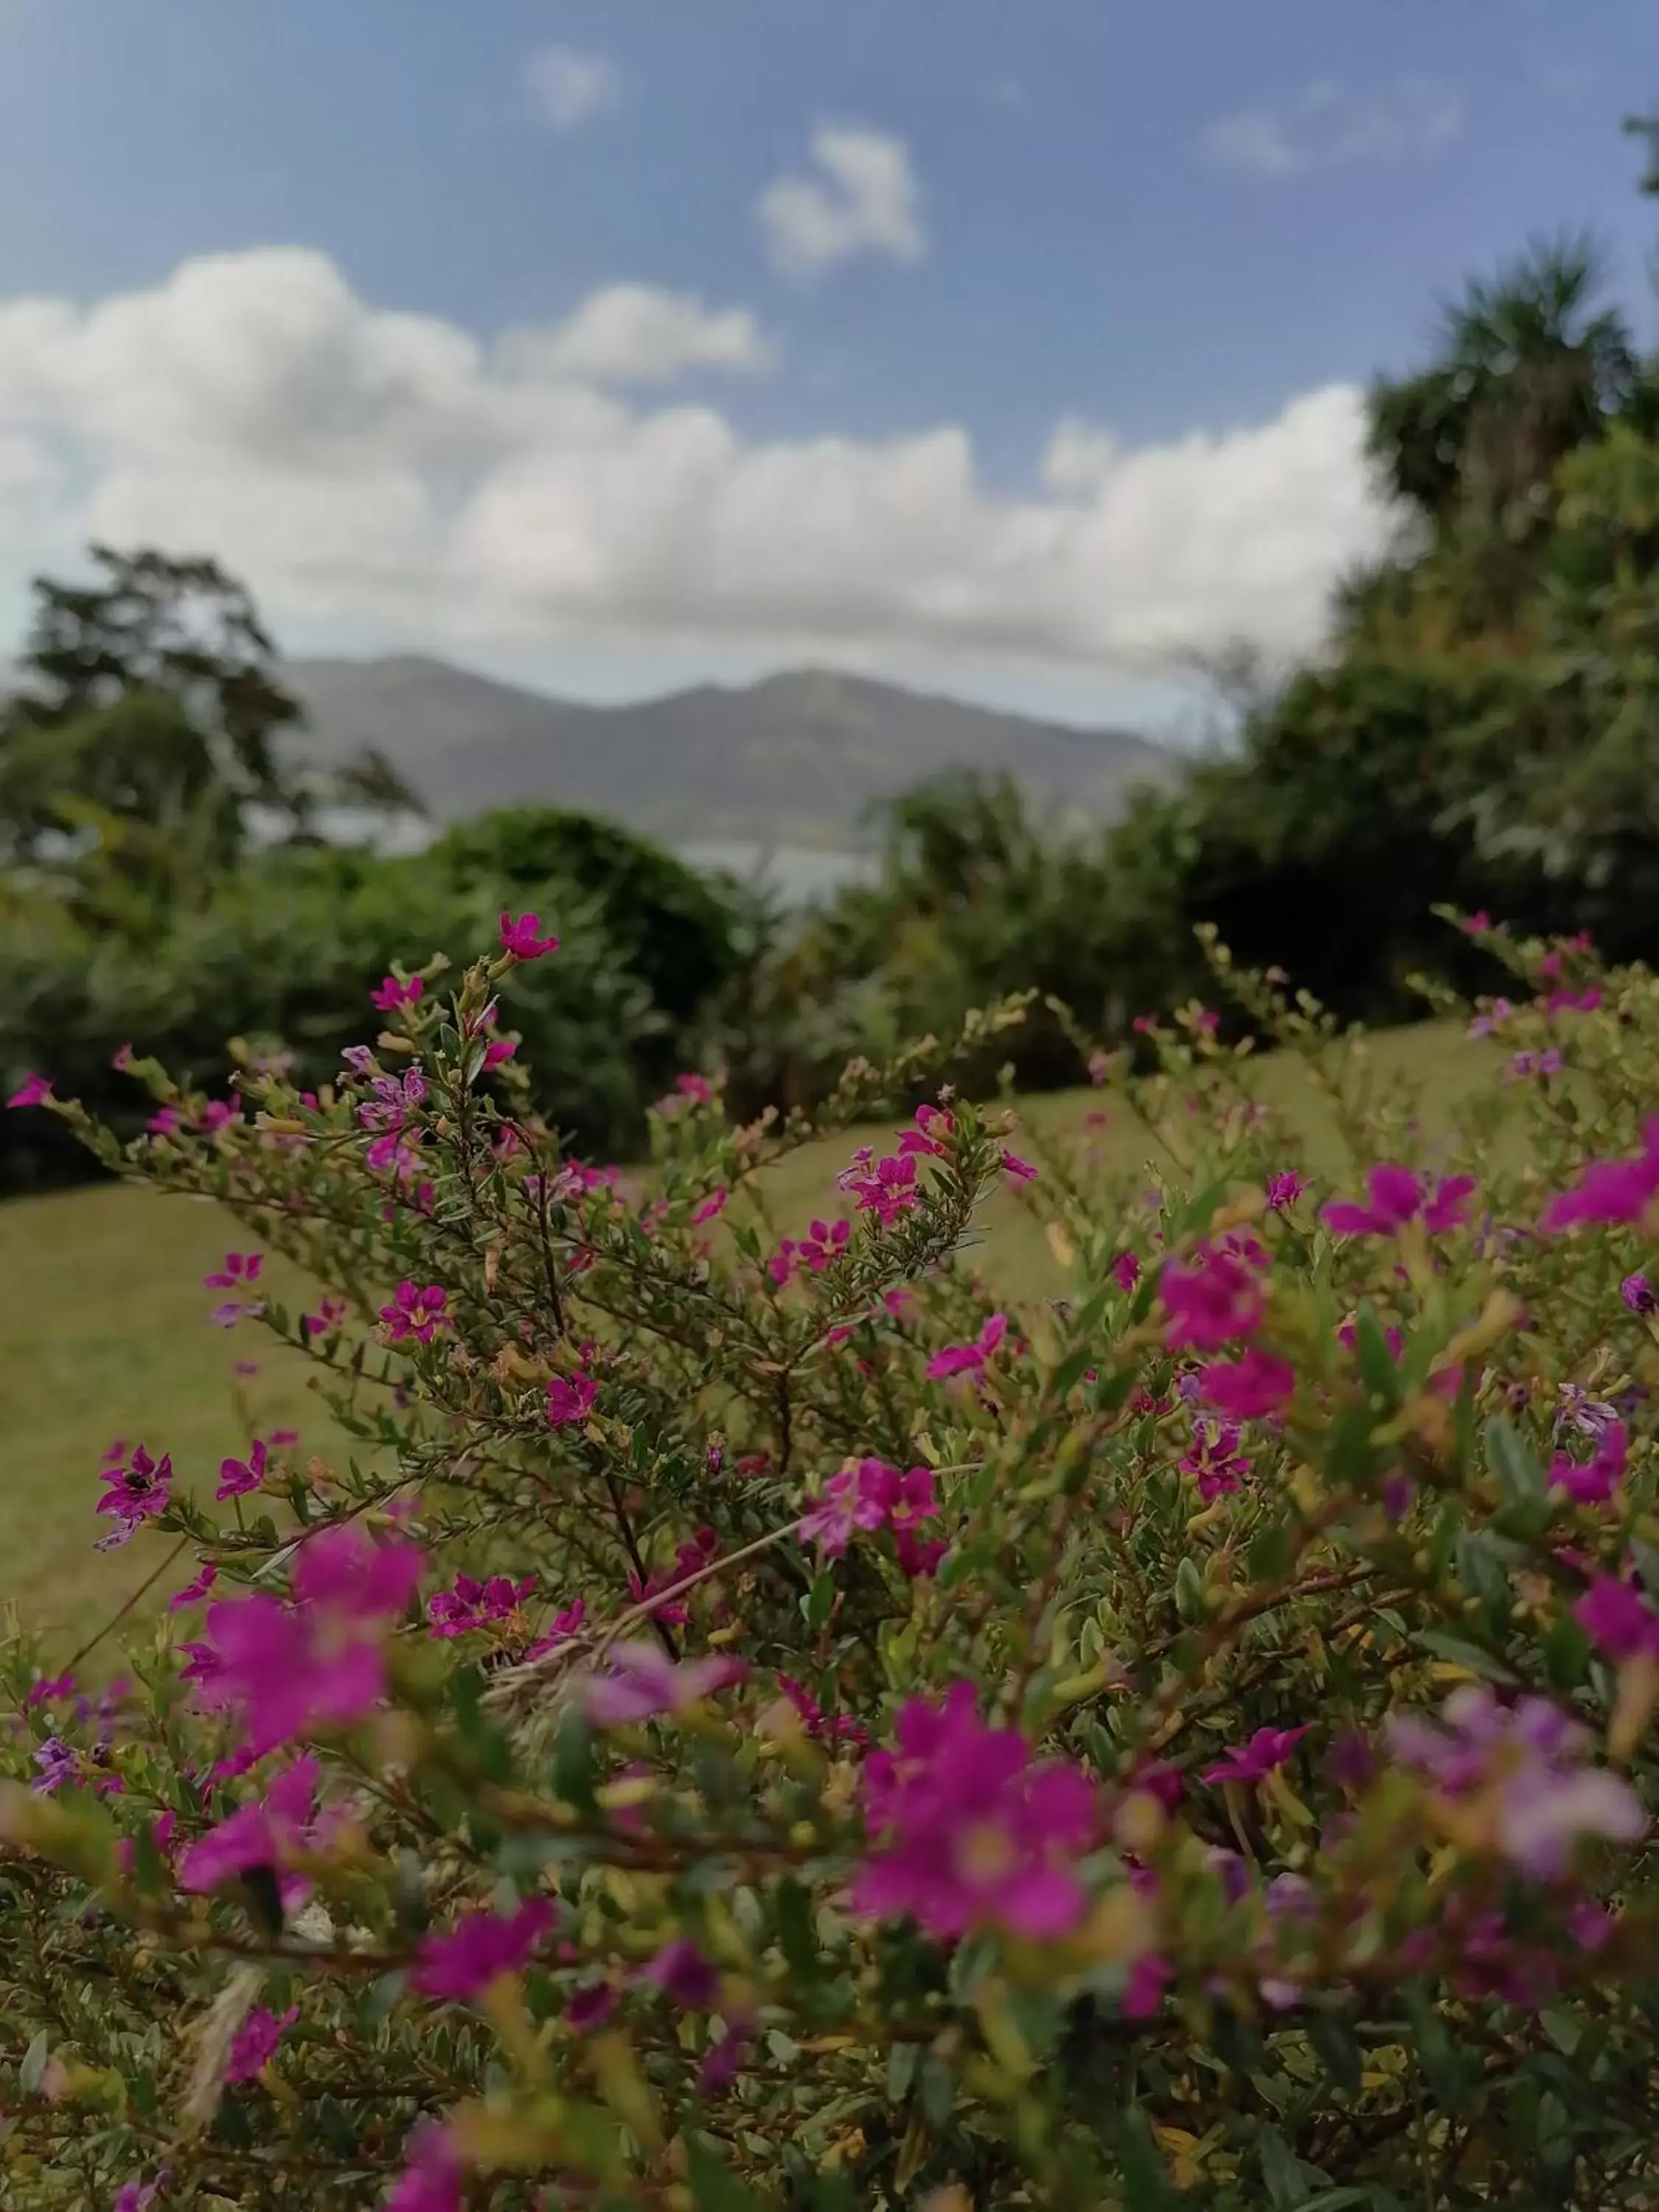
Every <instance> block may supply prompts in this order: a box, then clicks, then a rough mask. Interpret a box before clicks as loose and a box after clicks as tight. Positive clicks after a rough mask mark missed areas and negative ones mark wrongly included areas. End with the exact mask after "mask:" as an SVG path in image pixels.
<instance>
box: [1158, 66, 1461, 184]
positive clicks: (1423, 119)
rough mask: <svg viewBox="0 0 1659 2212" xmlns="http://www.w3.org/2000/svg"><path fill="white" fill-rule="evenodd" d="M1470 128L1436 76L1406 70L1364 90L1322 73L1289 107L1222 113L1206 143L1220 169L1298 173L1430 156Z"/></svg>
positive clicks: (1205, 134) (1453, 97)
mask: <svg viewBox="0 0 1659 2212" xmlns="http://www.w3.org/2000/svg"><path fill="white" fill-rule="evenodd" d="M1462 127H1463V104H1462V100H1460V99H1459V97H1458V95H1457V94H1456V93H1455V92H1454V91H1453V90H1452V89H1451V88H1450V87H1449V85H1443V84H1439V83H1437V82H1434V81H1433V80H1432V79H1431V78H1428V77H1401V78H1400V79H1399V80H1398V81H1397V82H1395V83H1394V84H1392V85H1387V86H1383V87H1380V88H1378V89H1376V91H1373V92H1364V93H1357V92H1350V91H1349V90H1348V89H1347V88H1346V86H1343V85H1340V84H1338V83H1337V82H1334V80H1333V79H1331V78H1321V79H1319V80H1317V81H1316V82H1314V83H1312V84H1310V85H1308V86H1306V87H1304V89H1303V91H1302V92H1301V93H1300V94H1298V95H1297V98H1296V99H1295V100H1293V101H1291V104H1290V105H1289V106H1287V107H1285V108H1283V109H1275V108H1271V107H1243V108H1240V109H1238V110H1237V112H1236V113H1234V114H1231V115H1224V116H1221V117H1219V118H1218V119H1217V120H1216V121H1215V122H1213V123H1212V124H1211V125H1209V126H1208V128H1207V129H1206V131H1204V132H1203V133H1202V135H1201V136H1200V140H1199V145H1200V150H1201V151H1202V152H1203V154H1204V155H1205V156H1206V159H1207V160H1209V161H1212V162H1213V163H1214V164H1215V166H1216V167H1218V168H1223V169H1231V170H1236V171H1242V172H1243V173H1247V174H1249V175H1251V176H1258V177H1290V176H1297V175H1299V174H1302V173H1305V172H1306V171H1309V170H1312V169H1328V168H1337V167H1341V166H1342V165H1343V164H1344V163H1346V162H1349V161H1383V162H1401V161H1416V160H1422V159H1424V158H1425V157H1426V156H1427V155H1431V154H1433V153H1435V152H1437V150H1438V149H1440V148H1441V147H1442V146H1444V145H1447V144H1449V143H1450V142H1451V140H1452V139H1454V138H1455V137H1456V136H1457V134H1458V132H1459V131H1461V130H1462Z"/></svg>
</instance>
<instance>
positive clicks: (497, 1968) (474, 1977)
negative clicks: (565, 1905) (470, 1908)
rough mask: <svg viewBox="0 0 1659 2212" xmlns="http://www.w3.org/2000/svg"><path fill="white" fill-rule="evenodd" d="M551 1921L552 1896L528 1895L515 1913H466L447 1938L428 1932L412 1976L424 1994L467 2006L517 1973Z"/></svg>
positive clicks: (413, 1982) (531, 1953)
mask: <svg viewBox="0 0 1659 2212" xmlns="http://www.w3.org/2000/svg"><path fill="white" fill-rule="evenodd" d="M552 1925H553V1902H552V1899H550V1898H546V1897H529V1898H526V1899H525V1901H524V1903H523V1904H522V1905H520V1907H519V1908H518V1910H517V1911H516V1912H510V1913H507V1914H506V1915H502V1914H501V1913H498V1912H469V1913H468V1914H467V1915H466V1916H465V1918H464V1919H461V1920H459V1921H457V1922H456V1923H455V1926H454V1927H453V1929H451V1931H450V1933H449V1934H448V1935H447V1936H428V1937H427V1938H426V1940H425V1942H423V1943H422V1945H421V1948H420V1952H419V1954H418V1956H417V1957H416V1962H415V1966H414V1970H413V1972H411V1973H410V1981H411V1983H412V1984H414V1986H415V1987H416V1989H417V1990H420V1991H421V1992H422V1995H423V1996H429V1997H440V1998H442V1999H443V2000H445V2001H446V2002H448V2003H452V2004H470V2003H471V2002H473V2000H474V1999H475V1998H477V1997H480V1996H483V1994H484V1992H485V1991H486V1990H488V1989H489V1986H490V1984H492V1983H494V1982H498V1981H500V1980H501V1978H502V1977H503V1976H504V1975H507V1974H520V1973H522V1972H524V1969H525V1968H526V1966H528V1964H529V1963H530V1960H531V1958H532V1955H533V1954H534V1953H535V1950H536V1948H537V1946H538V1944H539V1943H540V1942H542V1941H543V1939H544V1936H546V1935H547V1932H548V1930H549V1929H550V1928H551V1927H552Z"/></svg>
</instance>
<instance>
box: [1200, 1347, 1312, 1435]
mask: <svg viewBox="0 0 1659 2212" xmlns="http://www.w3.org/2000/svg"><path fill="white" fill-rule="evenodd" d="M1198 1388H1199V1395H1200V1397H1201V1398H1202V1399H1203V1401H1204V1402H1205V1404H1206V1405H1208V1406H1213V1407H1215V1408H1216V1410H1217V1412H1218V1413H1225V1414H1226V1415H1227V1416H1228V1417H1229V1418H1230V1419H1232V1420H1235V1421H1261V1420H1265V1419H1267V1416H1268V1415H1269V1414H1270V1413H1278V1412H1279V1411H1280V1409H1281V1408H1282V1407H1285V1405H1287V1404H1288V1403H1289V1401H1290V1398H1291V1393H1292V1391H1293V1390H1294V1389H1295V1388H1296V1376H1295V1373H1294V1371H1293V1370H1292V1369H1291V1367H1290V1365H1289V1364H1288V1363H1287V1362H1286V1361H1285V1360H1283V1359H1275V1358H1273V1354H1272V1353H1271V1352H1256V1351H1249V1352H1244V1353H1243V1355H1242V1356H1241V1357H1240V1358H1237V1359H1233V1360H1225V1359H1220V1360H1212V1362H1211V1364H1209V1365H1208V1366H1207V1367H1200V1369H1199V1370H1198Z"/></svg>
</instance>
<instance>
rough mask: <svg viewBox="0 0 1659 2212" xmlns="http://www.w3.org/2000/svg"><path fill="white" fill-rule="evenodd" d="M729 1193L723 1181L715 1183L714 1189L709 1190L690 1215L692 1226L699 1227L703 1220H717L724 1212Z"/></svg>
mask: <svg viewBox="0 0 1659 2212" xmlns="http://www.w3.org/2000/svg"><path fill="white" fill-rule="evenodd" d="M730 1196H731V1193H730V1191H728V1190H727V1188H726V1185H725V1184H724V1183H723V1182H721V1183H716V1184H715V1186H714V1189H713V1190H711V1191H710V1192H709V1194H708V1197H707V1198H706V1199H704V1200H703V1202H702V1205H701V1206H698V1208H697V1209H696V1212H694V1213H693V1215H692V1216H691V1221H692V1225H693V1227H701V1226H702V1224H703V1223H704V1222H705V1221H714V1220H717V1219H718V1218H719V1217H720V1215H721V1214H722V1213H724V1212H725V1211H726V1200H727V1199H728V1198H729V1197H730Z"/></svg>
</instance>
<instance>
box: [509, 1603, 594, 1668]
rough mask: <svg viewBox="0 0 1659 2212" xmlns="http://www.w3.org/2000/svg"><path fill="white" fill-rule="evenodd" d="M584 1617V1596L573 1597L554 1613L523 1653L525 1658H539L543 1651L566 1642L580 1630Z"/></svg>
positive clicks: (585, 1606) (585, 1607)
mask: <svg viewBox="0 0 1659 2212" xmlns="http://www.w3.org/2000/svg"><path fill="white" fill-rule="evenodd" d="M586 1618H587V1600H586V1598H585V1597H579V1598H574V1599H573V1600H572V1601H571V1602H570V1603H569V1604H568V1606H566V1607H564V1608H563V1610H562V1612H559V1613H555V1614H554V1616H553V1618H552V1620H550V1621H549V1622H548V1624H547V1626H546V1628H545V1629H544V1631H543V1632H542V1634H541V1635H540V1636H538V1638H537V1639H536V1641H535V1642H534V1643H533V1644H532V1645H531V1647H530V1649H529V1650H527V1651H526V1653H525V1655H524V1656H525V1657H526V1659H527V1660H528V1659H539V1658H541V1657H542V1656H543V1655H544V1653H545V1652H549V1651H556V1650H558V1648H559V1646H560V1644H568V1643H569V1641H570V1639H571V1638H572V1637H573V1636H575V1635H578V1634H579V1633H580V1630H581V1626H582V1623H583V1622H584V1621H585V1620H586Z"/></svg>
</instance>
